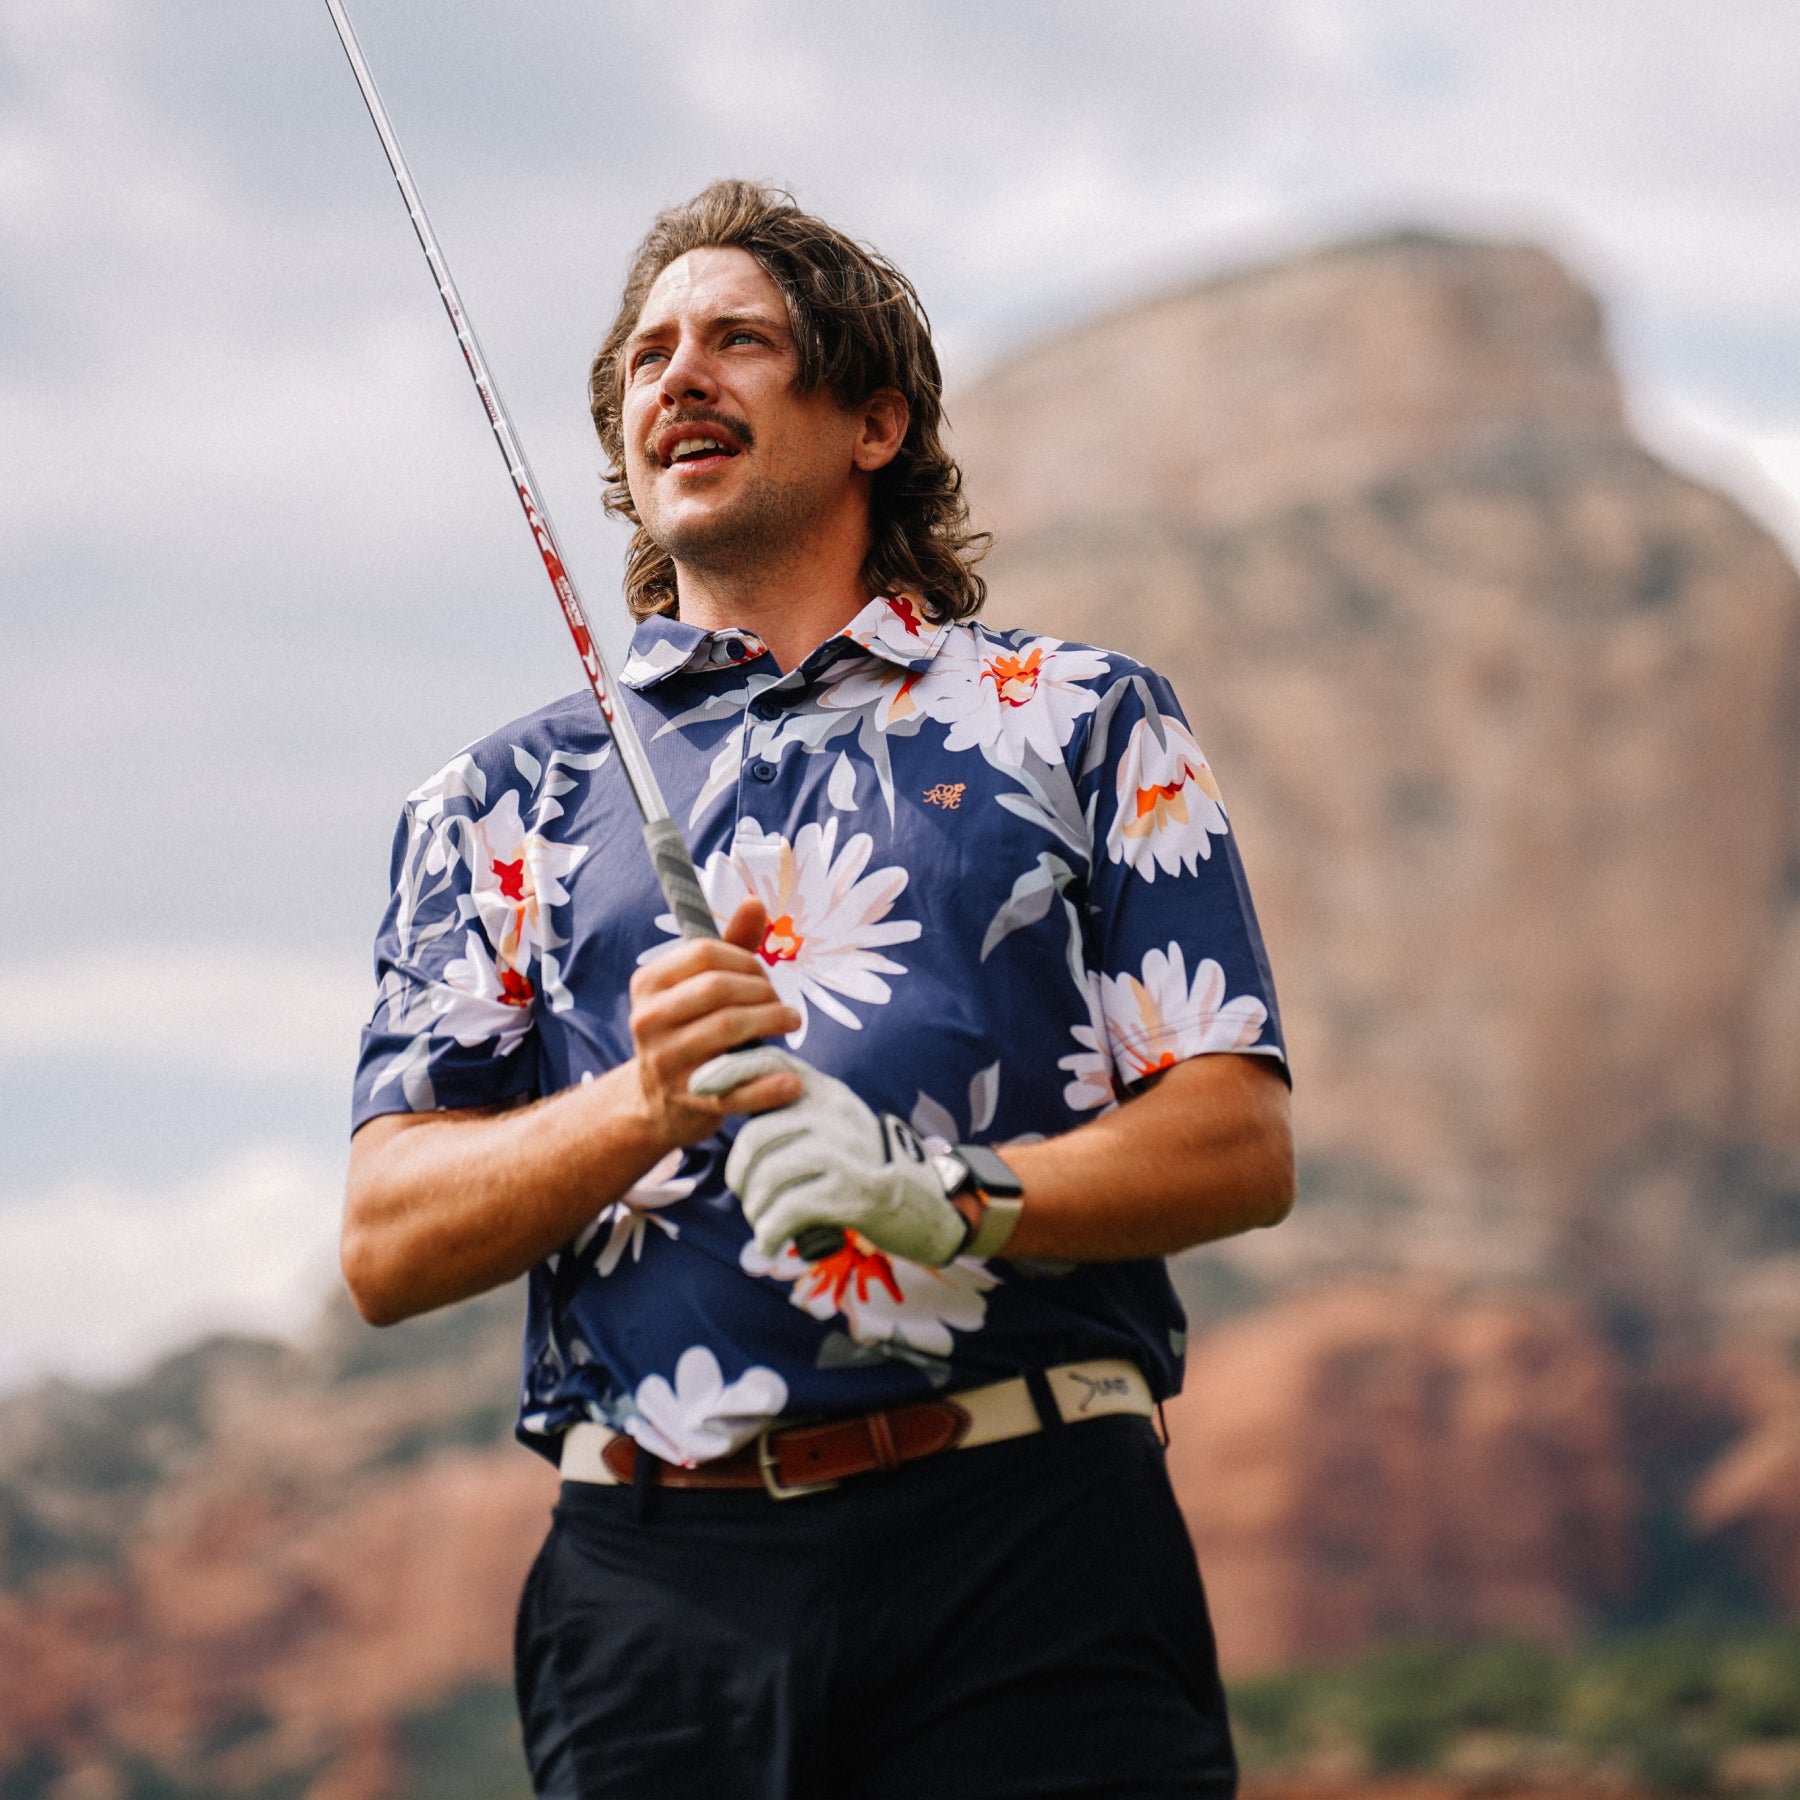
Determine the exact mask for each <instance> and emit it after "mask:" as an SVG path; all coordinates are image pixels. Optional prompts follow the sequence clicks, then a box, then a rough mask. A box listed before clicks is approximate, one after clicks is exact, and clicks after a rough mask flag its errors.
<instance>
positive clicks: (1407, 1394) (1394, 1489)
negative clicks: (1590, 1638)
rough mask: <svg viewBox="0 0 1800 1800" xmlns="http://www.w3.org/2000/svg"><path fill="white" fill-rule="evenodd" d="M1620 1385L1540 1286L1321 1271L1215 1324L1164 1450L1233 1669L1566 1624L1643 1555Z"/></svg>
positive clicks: (1566, 1627)
mask: <svg viewBox="0 0 1800 1800" xmlns="http://www.w3.org/2000/svg"><path fill="white" fill-rule="evenodd" d="M1622 1402H1623V1384H1622V1381H1621V1375H1620V1371H1619V1369H1618V1367H1617V1365H1616V1363H1615V1361H1614V1358H1613V1356H1612V1355H1611V1353H1610V1352H1609V1351H1608V1350H1607V1349H1606V1347H1605V1346H1604V1345H1603V1344H1602V1343H1600V1342H1599V1341H1597V1340H1596V1338H1595V1336H1594V1334H1593V1333H1592V1331H1591V1330H1589V1329H1586V1328H1584V1327H1583V1326H1582V1325H1581V1324H1580V1323H1579V1322H1578V1321H1577V1320H1576V1319H1575V1318H1574V1317H1572V1316H1571V1315H1570V1314H1569V1313H1568V1312H1567V1311H1566V1310H1565V1309H1563V1308H1561V1307H1558V1306H1556V1305H1553V1304H1551V1303H1548V1302H1545V1301H1543V1300H1540V1299H1535V1298H1516V1299H1503V1298H1489V1299H1470V1298H1468V1297H1466V1296H1453V1295H1448V1294H1443V1293H1433V1292H1430V1291H1428V1290H1421V1289H1417V1288H1410V1287H1407V1286H1403V1285H1396V1284H1384V1285H1381V1286H1356V1287H1346V1288H1336V1289H1321V1290H1317V1291H1313V1292H1309V1293H1302V1294H1297V1295H1293V1296H1291V1297H1289V1298H1287V1299H1285V1300H1283V1301H1281V1302H1280V1303H1278V1304H1277V1305H1275V1306H1273V1307H1270V1308H1268V1309H1267V1310H1265V1311H1262V1312H1259V1313H1256V1314H1254V1315H1251V1316H1250V1317H1247V1318H1244V1319H1240V1320H1237V1321H1235V1322H1233V1323H1232V1324H1230V1325H1227V1326H1225V1327H1223V1328H1221V1329H1220V1330H1218V1331H1216V1332H1214V1333H1212V1334H1211V1335H1210V1336H1209V1337H1207V1338H1205V1339H1204V1340H1202V1341H1201V1343H1199V1344H1198V1345H1197V1346H1196V1347H1195V1348H1194V1349H1193V1350H1192V1351H1191V1352H1190V1354H1189V1362H1188V1377H1187V1384H1186V1387H1185V1388H1184V1390H1183V1392H1182V1394H1181V1396H1180V1397H1179V1399H1178V1400H1176V1401H1175V1402H1174V1403H1172V1404H1171V1406H1170V1407H1169V1409H1168V1411H1169V1418H1170V1429H1171V1433H1172V1440H1173V1441H1172V1444H1171V1448H1170V1452H1169V1457H1170V1472H1171V1475H1172V1477H1173V1479H1174V1481H1175V1483H1176V1487H1177V1491H1178V1493H1179V1494H1180V1496H1181V1500H1182V1507H1183V1511H1184V1513H1185V1514H1186V1517H1187V1521H1188V1527H1189V1530H1190V1531H1191V1532H1192V1533H1193V1537H1194V1542H1195V1545H1196V1546H1197V1548H1198V1549H1199V1551H1200V1558H1201V1566H1202V1569H1203V1570H1204V1572H1205V1575H1206V1580H1207V1585H1208V1589H1209V1591H1210V1594H1211V1597H1212V1604H1213V1611H1214V1618H1215V1624H1216V1626H1217V1629H1218V1634H1219V1642H1220V1650H1221V1655H1222V1657H1223V1659H1224V1662H1225V1665H1226V1667H1227V1670H1228V1672H1230V1673H1233V1674H1244V1673H1253V1672H1258V1671H1261V1670H1266V1669H1270V1668H1276V1667H1281V1666H1285V1665H1289V1664H1293V1663H1296V1662H1299V1663H1306V1662H1317V1661H1323V1660H1327V1659H1330V1658H1332V1657H1334V1656H1339V1655H1342V1654H1344V1653H1346V1652H1348V1651H1352V1650H1355V1649H1358V1648H1360V1647H1362V1646H1364V1645H1367V1644H1369V1643H1372V1642H1376V1641H1379V1640H1381V1639H1384V1638H1424V1637H1471V1636H1477V1635H1481V1634H1484V1633H1512V1634H1523V1635H1528V1636H1533V1637H1538V1638H1548V1639H1552V1640H1554V1639H1566V1638H1569V1637H1571V1636H1573V1635H1574V1633H1575V1632H1576V1631H1577V1630H1578V1629H1579V1628H1580V1627H1581V1626H1583V1625H1584V1624H1586V1623H1588V1622H1589V1621H1590V1620H1591V1619H1592V1618H1593V1617H1594V1616H1595V1613H1596V1611H1597V1609H1598V1608H1600V1607H1601V1606H1603V1605H1605V1604H1606V1603H1608V1602H1616V1601H1617V1600H1619V1599H1620V1598H1622V1597H1623V1595H1624V1594H1625V1593H1626V1591H1627V1590H1628V1587H1629V1584H1630V1581H1631V1579H1632V1576H1633V1574H1634V1573H1635V1562H1636V1557H1637V1534H1636V1519H1635V1517H1634V1502H1633V1493H1632V1487H1631V1483H1630V1480H1629V1477H1628V1475H1627V1471H1626V1465H1625V1453H1624V1445H1623V1443H1622V1424H1623V1406H1622Z"/></svg>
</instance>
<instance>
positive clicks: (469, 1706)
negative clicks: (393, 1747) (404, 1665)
mask: <svg viewBox="0 0 1800 1800" xmlns="http://www.w3.org/2000/svg"><path fill="white" fill-rule="evenodd" d="M400 1750H401V1759H402V1762H403V1764H404V1766H405V1769H406V1772H407V1788H406V1791H407V1795H408V1797H409V1800H531V1783H530V1781H529V1780H528V1779H527V1777H526V1773H525V1749H524V1745H523V1744H522V1742H521V1741H520V1737H519V1719H518V1714H517V1713H516V1712H515V1711H514V1710H513V1696H512V1689H511V1688H509V1687H503V1686H501V1685H500V1684H499V1683H497V1682H477V1683H474V1684H473V1685H471V1686H469V1687H465V1688H462V1689H460V1690H459V1691H458V1692H457V1693H455V1694H453V1695H452V1696H451V1697H450V1699H448V1700H446V1701H445V1702H444V1704H443V1705H442V1706H438V1707H434V1708H433V1709H432V1710H431V1711H430V1712H427V1713H417V1714H415V1715H414V1716H413V1717H412V1718H410V1719H408V1720H406V1721H405V1723H404V1724H403V1725H402V1726H401V1729H400Z"/></svg>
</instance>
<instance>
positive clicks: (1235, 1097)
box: [1000, 1054, 1294, 1262]
mask: <svg viewBox="0 0 1800 1800" xmlns="http://www.w3.org/2000/svg"><path fill="white" fill-rule="evenodd" d="M1000 1148H1001V1150H1002V1153H1003V1155H1004V1156H1005V1158H1006V1161H1007V1163H1008V1164H1009V1165H1010V1166H1011V1167H1012V1168H1013V1170H1014V1171H1015V1172H1016V1173H1017V1174H1018V1176H1019V1179H1020V1180H1021V1181H1022V1182H1023V1183H1024V1184H1025V1196H1024V1198H1025V1206H1024V1211H1023V1212H1022V1214H1021V1215H1020V1218H1019V1223H1018V1227H1017V1229H1016V1230H1015V1231H1014V1232H1013V1234H1012V1236H1011V1238H1010V1239H1009V1240H1008V1242H1007V1245H1006V1248H1005V1251H1004V1252H1003V1254H1004V1255H1006V1256H1008V1257H1041V1258H1044V1259H1046V1260H1054V1261H1065V1262H1117V1261H1123V1260H1126V1259H1129V1258H1133V1257H1144V1256H1167V1255H1170V1254H1172V1253H1173V1252H1174V1251H1177V1250H1184V1249H1186V1248H1187V1247H1188V1246H1189V1245H1190V1244H1200V1243H1205V1242H1207V1241H1209V1240H1210V1239H1213V1238H1221V1237H1230V1236H1232V1235H1233V1234H1234V1233H1236V1232H1240V1231H1248V1230H1249V1229H1251V1228H1252V1227H1253V1226H1258V1225H1274V1224H1277V1223H1279V1221H1280V1220H1282V1219H1283V1218H1285V1217H1286V1216H1287V1212H1288V1209H1289V1207H1290V1206H1292V1204H1293V1198H1294V1150H1293V1133H1292V1129H1291V1126H1290V1123H1289V1108H1288V1091H1287V1087H1286V1084H1285V1083H1284V1082H1283V1081H1282V1079H1281V1076H1280V1075H1279V1074H1278V1073H1277V1072H1276V1070H1275V1068H1274V1066H1273V1065H1272V1064H1271V1063H1270V1062H1269V1061H1268V1059H1267V1058H1264V1057H1258V1056H1240V1055H1232V1054H1219V1055H1209V1056H1196V1057H1192V1058H1190V1059H1189V1060H1187V1061H1186V1062H1182V1063H1177V1064H1176V1065H1175V1066H1174V1067H1173V1068H1171V1069H1168V1070H1166V1071H1165V1072H1164V1073H1163V1074H1162V1075H1161V1076H1159V1077H1158V1078H1157V1080H1156V1083H1155V1085H1154V1086H1153V1087H1151V1088H1150V1089H1149V1090H1148V1091H1146V1092H1144V1093H1141V1094H1139V1095H1137V1096H1136V1097H1135V1098H1134V1099H1131V1100H1128V1101H1126V1102H1125V1104H1124V1105H1123V1106H1121V1107H1119V1108H1118V1109H1117V1110H1116V1111H1114V1112H1110V1113H1107V1114H1105V1115H1104V1116H1103V1117H1101V1118H1098V1119H1094V1120H1091V1121H1090V1122H1089V1123H1088V1124H1086V1125H1081V1126H1078V1127H1077V1128H1076V1129H1075V1130H1074V1131H1071V1132H1067V1133H1065V1134H1064V1135H1062V1136H1060V1137H1055V1138H1049V1139H1046V1140H1045V1141H1044V1142H1042V1143H1038V1144H1020V1145H1013V1146H1001V1147H1000Z"/></svg>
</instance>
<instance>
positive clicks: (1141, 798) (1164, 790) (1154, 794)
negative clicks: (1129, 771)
mask: <svg viewBox="0 0 1800 1800" xmlns="http://www.w3.org/2000/svg"><path fill="white" fill-rule="evenodd" d="M1186 786H1187V776H1186V775H1185V774H1182V775H1178V776H1176V778H1175V779H1174V780H1173V781H1166V782H1164V783H1163V784H1162V785H1161V786H1160V787H1147V788H1139V789H1138V791H1137V816H1138V817H1139V818H1140V819H1141V818H1142V817H1143V816H1144V814H1145V813H1147V812H1154V811H1155V810H1156V809H1157V807H1159V806H1162V805H1164V804H1166V803H1167V802H1168V801H1170V800H1173V799H1174V798H1175V796H1176V795H1177V794H1179V793H1180V792H1181V790H1182V789H1183V788H1184V787H1186Z"/></svg>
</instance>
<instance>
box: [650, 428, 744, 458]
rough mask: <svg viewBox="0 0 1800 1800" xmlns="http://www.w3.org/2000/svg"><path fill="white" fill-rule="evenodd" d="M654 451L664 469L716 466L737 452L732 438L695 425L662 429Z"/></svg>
mask: <svg viewBox="0 0 1800 1800" xmlns="http://www.w3.org/2000/svg"><path fill="white" fill-rule="evenodd" d="M657 453H658V455H659V456H660V457H661V459H662V465H663V467H664V468H665V469H692V468H704V467H707V466H717V465H718V464H720V463H723V462H725V461H726V460H727V459H728V458H730V457H733V456H737V455H738V454H740V452H739V449H738V446H737V444H736V443H735V442H734V441H733V440H732V439H731V438H729V437H726V436H725V435H724V434H723V433H721V432H717V431H708V430H707V429H706V428H705V427H703V426H695V425H689V426H686V427H684V428H681V429H679V430H676V431H670V432H667V433H665V434H664V435H663V437H662V439H661V440H660V441H659V443H658V445H657Z"/></svg>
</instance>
